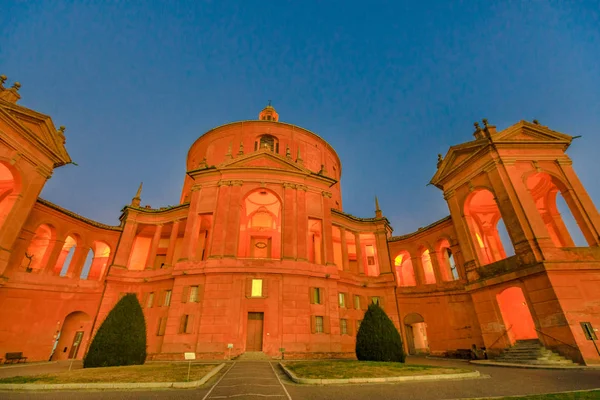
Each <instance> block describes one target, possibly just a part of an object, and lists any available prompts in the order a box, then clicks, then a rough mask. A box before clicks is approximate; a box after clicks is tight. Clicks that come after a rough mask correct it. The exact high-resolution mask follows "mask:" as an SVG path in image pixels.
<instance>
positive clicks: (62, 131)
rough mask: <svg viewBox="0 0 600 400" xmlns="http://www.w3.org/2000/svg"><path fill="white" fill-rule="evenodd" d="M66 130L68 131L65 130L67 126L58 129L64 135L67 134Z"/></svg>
mask: <svg viewBox="0 0 600 400" xmlns="http://www.w3.org/2000/svg"><path fill="white" fill-rule="evenodd" d="M65 129H67V128H65V126H64V125H61V126H59V127H58V131H59V132H60V133H62V134H63V135H64V134H65Z"/></svg>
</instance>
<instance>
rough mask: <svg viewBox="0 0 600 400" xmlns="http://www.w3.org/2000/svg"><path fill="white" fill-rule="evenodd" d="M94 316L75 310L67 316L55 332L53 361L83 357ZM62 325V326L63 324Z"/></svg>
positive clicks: (51, 356) (51, 357) (51, 358)
mask: <svg viewBox="0 0 600 400" xmlns="http://www.w3.org/2000/svg"><path fill="white" fill-rule="evenodd" d="M92 321H93V320H92V317H90V316H89V315H88V314H86V313H84V312H82V311H75V312H72V313H70V314H69V315H67V316H66V317H65V320H64V322H63V323H62V324H57V325H58V327H59V329H57V333H56V334H55V341H54V346H53V348H52V354H51V355H50V360H51V361H58V360H72V359H81V358H83V356H84V354H85V349H86V347H87V341H88V340H89V333H90V329H91V327H92ZM61 325H62V326H61Z"/></svg>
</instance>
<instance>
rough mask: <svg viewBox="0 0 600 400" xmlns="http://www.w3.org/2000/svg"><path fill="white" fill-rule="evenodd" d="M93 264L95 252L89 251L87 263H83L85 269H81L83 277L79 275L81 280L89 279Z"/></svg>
mask: <svg viewBox="0 0 600 400" xmlns="http://www.w3.org/2000/svg"><path fill="white" fill-rule="evenodd" d="M93 262H94V250H92V249H89V250H88V253H87V256H85V262H84V263H83V268H82V269H81V275H79V279H87V278H88V276H89V274H90V269H91V268H92V263H93Z"/></svg>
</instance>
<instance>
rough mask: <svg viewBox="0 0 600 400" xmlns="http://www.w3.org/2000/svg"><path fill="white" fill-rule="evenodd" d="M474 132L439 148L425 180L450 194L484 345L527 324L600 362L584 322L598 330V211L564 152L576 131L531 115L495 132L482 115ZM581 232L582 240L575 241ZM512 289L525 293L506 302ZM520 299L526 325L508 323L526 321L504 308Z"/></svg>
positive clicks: (558, 345)
mask: <svg viewBox="0 0 600 400" xmlns="http://www.w3.org/2000/svg"><path fill="white" fill-rule="evenodd" d="M474 137H475V140H473V141H471V142H467V143H464V144H460V145H456V146H452V147H451V148H450V150H449V151H448V153H447V155H446V157H443V158H442V156H441V155H440V156H438V170H437V172H436V174H435V175H434V177H433V178H432V180H431V184H433V185H435V186H436V187H438V188H439V189H441V190H442V191H443V192H444V198H445V200H446V201H447V202H448V207H449V209H450V214H451V217H452V221H453V223H454V226H455V228H456V232H457V237H458V241H459V244H460V248H461V250H462V253H463V257H464V260H465V271H466V275H467V280H468V284H467V290H469V291H471V293H472V296H473V300H474V303H475V304H476V308H477V309H478V318H479V320H480V324H481V326H482V333H483V336H484V340H485V342H486V345H487V346H492V347H493V346H494V345H496V346H498V345H500V346H504V347H506V346H509V345H512V344H514V341H515V340H518V339H519V338H518V337H517V338H515V333H514V332H529V333H528V335H530V336H532V337H531V338H529V337H528V339H539V340H540V341H541V342H542V343H543V344H544V345H546V347H549V348H553V349H555V350H556V351H559V352H561V353H563V354H564V355H566V356H568V357H570V358H571V359H573V360H576V361H579V362H582V361H584V360H585V362H592V363H599V362H600V354H598V353H597V352H596V351H595V350H594V347H593V346H592V344H591V342H589V340H586V335H585V330H584V329H582V326H583V325H581V324H583V323H585V324H591V325H593V326H594V327H595V328H600V316H599V311H600V310H599V309H598V304H600V247H599V245H600V215H599V214H598V210H597V209H596V207H595V205H594V204H593V202H592V200H591V199H590V196H589V195H588V193H587V192H586V190H585V188H584V187H583V185H582V183H581V182H580V180H579V178H578V177H577V175H576V173H575V171H574V170H573V167H572V161H571V159H570V158H569V156H568V155H567V154H566V153H565V151H566V150H567V148H568V147H569V146H570V145H571V142H572V141H573V139H574V137H572V136H569V135H566V134H563V133H559V132H556V131H553V130H551V129H549V128H548V127H546V126H542V125H540V124H539V122H538V121H536V120H534V121H533V122H532V123H530V122H527V121H520V122H519V123H517V124H515V125H513V126H510V127H508V128H507V129H505V130H503V131H500V132H497V131H496V127H495V126H492V125H490V124H488V122H487V120H485V119H484V120H483V127H480V125H479V124H478V123H475V132H474ZM559 207H560V208H561V211H562V214H561V212H559ZM567 214H571V216H572V218H570V219H567V218H564V217H566V216H567ZM567 221H574V222H573V223H568V222H567ZM577 230H578V231H580V233H581V234H580V235H579V236H580V237H583V238H585V242H587V243H583V244H580V245H579V246H576V245H575V241H574V237H575V236H576V235H574V233H576V232H575V231H577ZM511 288H512V289H515V288H519V289H520V290H521V291H522V293H523V295H524V297H523V301H519V302H517V303H518V304H517V303H515V304H516V305H513V306H510V307H508V308H506V309H504V310H503V309H502V303H503V302H504V303H506V301H505V300H502V301H501V298H504V297H501V296H503V295H502V293H504V291H505V290H506V289H511ZM512 289H511V290H512ZM515 290H516V289H515ZM478 303H479V304H478ZM506 304H507V303H506ZM517 306H518V307H521V308H523V310H521V311H523V313H524V315H525V314H526V315H531V317H532V318H531V320H532V321H533V322H532V325H531V326H530V327H523V326H517V325H518V324H512V323H510V322H509V321H511V320H519V321H521V320H524V318H520V317H519V318H512V319H511V317H510V316H509V315H508V314H510V313H513V312H516V311H514V308H515V307H517ZM511 310H512V311H511ZM484 328H486V329H487V332H486V329H484ZM517 336H518V335H517ZM588 336H589V335H588ZM521 339H523V338H521ZM588 342H589V343H588ZM494 343H497V344H494ZM492 353H493V349H492Z"/></svg>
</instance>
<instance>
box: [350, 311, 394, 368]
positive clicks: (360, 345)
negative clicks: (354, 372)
mask: <svg viewBox="0 0 600 400" xmlns="http://www.w3.org/2000/svg"><path fill="white" fill-rule="evenodd" d="M356 358H358V359H359V360H361V361H396V362H402V363H403V362H404V360H405V358H406V354H405V353H404V348H403V347H402V339H401V338H400V334H399V333H398V330H397V329H396V327H395V326H394V323H393V322H392V320H390V318H389V317H388V316H387V314H386V313H385V311H383V310H382V309H381V307H379V305H377V304H371V305H369V309H368V310H367V312H366V313H365V316H364V318H363V320H362V323H361V324H360V328H359V330H358V332H357V334H356Z"/></svg>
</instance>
